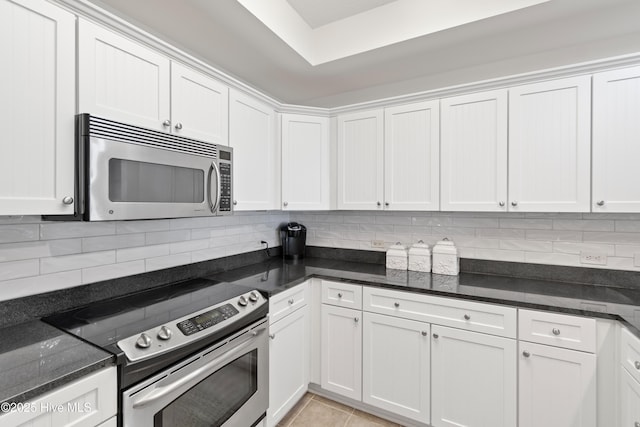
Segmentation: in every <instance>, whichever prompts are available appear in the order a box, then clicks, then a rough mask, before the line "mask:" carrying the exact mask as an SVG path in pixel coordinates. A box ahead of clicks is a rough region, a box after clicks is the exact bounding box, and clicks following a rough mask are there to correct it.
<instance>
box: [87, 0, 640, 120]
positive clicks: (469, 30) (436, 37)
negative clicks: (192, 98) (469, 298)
mask: <svg viewBox="0 0 640 427" xmlns="http://www.w3.org/2000/svg"><path fill="white" fill-rule="evenodd" d="M89 1H91V2H93V3H96V4H98V5H99V6H102V7H104V8H105V9H107V10H109V11H111V12H113V13H115V14H116V15H119V16H122V17H124V18H125V19H127V20H129V21H131V22H133V23H134V24H136V25H138V26H140V27H142V28H144V29H145V30H147V31H148V32H150V33H152V34H155V35H157V36H159V37H160V38H162V39H164V40H166V41H168V42H170V43H172V44H174V45H176V46H177V47H179V48H181V49H183V50H185V51H187V52H189V53H190V54H192V55H194V56H195V57H198V58H200V59H202V60H204V61H205V62H207V63H210V64H211V65H213V66H214V67H216V68H218V69H220V70H222V71H224V72H226V73H228V74H230V75H232V76H234V77H236V78H237V79H239V80H241V81H243V82H245V83H247V84H249V85H250V86H253V87H255V88H256V89H258V90H260V91H262V92H264V93H266V94H268V95H270V96H272V97H273V98H275V99H276V100H278V101H280V102H283V103H286V104H297V105H307V106H317V107H338V106H344V105H349V104H355V103H361V102H366V101H370V100H374V99H380V98H386V97H393V96H398V95H403V94H408V93H414V92H421V91H426V90H430V89H436V88H442V87H447V86H453V85H458V84H463V83H469V82H474V81H481V80H486V79H492V78H498V77H502V76H509V75H514V74H519V73H526V72H531V71H536V70H540V69H544V68H551V67H559V66H563V65H569V64H572V63H578V62H585V61H591V60H596V59H602V58H606V57H612V56H618V55H625V54H630V53H637V52H640V24H638V23H639V22H640V1H638V0H540V1H543V3H540V4H535V3H539V1H535V0H483V1H482V2H479V0H322V1H317V0H214V1H212V0H136V1H130V0H89ZM426 2H429V3H430V4H433V5H436V6H438V4H440V6H442V5H448V6H447V7H448V9H447V10H449V12H451V10H453V11H454V12H455V11H456V9H455V8H456V7H458V8H459V9H457V10H458V12H457V13H453V14H452V13H449V14H448V15H446V16H445V15H442V14H441V15H438V12H439V11H441V10H443V9H442V7H436V8H434V9H433V13H431V12H429V13H425V12H424V10H421V9H415V10H416V11H418V10H420V11H421V12H420V13H415V14H414V15H416V16H418V17H419V18H420V19H415V22H416V23H417V24H419V23H420V21H423V20H424V21H429V22H430V23H431V28H432V29H433V31H431V32H428V33H426V34H423V35H420V34H416V33H415V32H414V33H412V34H409V37H407V34H406V30H407V27H410V26H411V25H413V24H411V22H409V21H410V20H411V19H412V18H411V17H410V15H405V18H404V19H398V17H399V16H401V15H396V14H395V13H396V12H397V11H398V10H400V9H399V7H400V6H402V7H404V8H406V7H409V6H411V3H414V4H415V5H419V4H421V5H423V4H424V3H426ZM505 2H506V3H517V4H518V6H519V7H522V8H521V9H518V10H511V11H509V10H507V9H500V5H502V6H504V4H505ZM241 3H245V4H250V3H253V6H255V5H256V4H258V5H260V4H261V5H262V6H261V7H262V11H263V12H265V13H266V14H267V15H268V16H269V18H268V19H267V18H264V16H262V17H261V18H260V19H259V18H257V17H256V15H255V14H254V13H252V12H250V11H249V10H248V9H247V8H246V7H245V6H243V5H242V4H241ZM470 4H476V5H477V4H482V5H483V8H476V9H473V10H474V13H473V16H471V17H470V16H468V15H469V11H470V8H469V7H467V6H469V5H470ZM527 4H529V6H526V5H527ZM320 5H321V7H320ZM496 5H498V6H496ZM523 5H524V6H523ZM443 7H444V6H443ZM496 7H497V9H496ZM505 10H506V11H505ZM280 11H283V13H286V14H287V16H290V17H292V18H291V19H290V20H289V21H284V22H285V24H287V23H288V24H287V25H289V26H290V27H294V28H293V30H292V29H291V28H288V29H287V25H285V26H284V28H285V31H289V32H290V33H292V34H294V35H295V34H321V35H322V37H316V36H313V37H312V38H310V39H304V37H305V36H302V37H300V38H298V39H294V40H288V41H287V42H285V41H284V40H283V38H282V37H281V36H280V35H278V34H277V33H276V32H277V31H280V32H282V30H278V29H277V28H276V29H275V30H271V29H270V28H269V27H268V26H267V25H265V23H264V22H263V20H261V19H264V20H265V21H269V19H271V20H275V21H278V20H282V18H281V16H280ZM380 11H385V12H386V13H384V14H382V15H381V16H383V17H384V18H385V19H383V20H381V21H380V20H379V21H377V24H375V22H376V21H367V20H366V19H365V18H366V17H368V16H369V17H370V16H374V15H375V14H377V15H380ZM483 12H486V13H485V15H483ZM458 15H459V16H458ZM460 16H462V17H463V18H465V19H463V22H462V23H460V22H459V21H456V22H457V23H456V22H453V21H450V19H452V18H455V17H460ZM483 16H484V17H483ZM443 17H444V18H443ZM422 18H424V19H422ZM445 18H446V19H445ZM378 19H380V18H379V17H378ZM294 24H295V25H294ZM352 24H353V25H352ZM392 24H393V25H392ZM409 24H411V25H409ZM417 24H416V25H417ZM394 25H395V28H396V29H397V30H398V32H400V33H401V32H402V31H405V34H404V37H405V38H404V39H403V40H402V41H395V42H393V41H392V42H389V40H391V38H392V36H393V35H394V33H393V26H394ZM339 26H343V27H346V28H349V29H350V30H349V31H350V33H349V32H346V33H339V32H338V31H337V29H338V28H339ZM334 29H335V31H334ZM294 30H295V31H294ZM383 30H384V31H383ZM274 31H276V32H274ZM381 33H384V34H385V37H386V39H385V40H382V41H381V40H378V39H376V38H380V34H381ZM314 37H315V38H314ZM316 38H317V39H319V40H321V41H320V42H319V41H317V40H316ZM352 38H354V39H358V40H360V41H368V40H372V39H373V40H377V41H376V43H378V45H377V47H373V48H368V49H367V48H366V47H365V48H363V47H362V46H364V45H360V46H356V47H353V44H354V43H352ZM320 43H323V46H324V47H323V49H324V50H322V49H320V48H318V46H319V45H320ZM292 44H293V45H296V44H297V45H299V46H302V48H301V51H304V49H307V50H306V52H311V53H310V54H309V58H310V59H311V60H309V59H305V58H304V57H303V56H302V55H301V54H300V53H299V52H298V51H297V50H296V48H293V47H292ZM347 48H349V49H351V51H349V52H346V51H345V49H347ZM313 52H316V53H313ZM317 52H320V53H317ZM327 52H328V53H327ZM336 52H341V53H340V54H339V55H338V54H337V53H336ZM345 52H346V54H345ZM314 55H315V59H314ZM323 55H324V56H323ZM327 55H329V56H330V55H334V56H336V55H337V57H336V58H334V59H331V58H329V56H327ZM340 55H342V56H340ZM312 63H315V64H317V65H312Z"/></svg>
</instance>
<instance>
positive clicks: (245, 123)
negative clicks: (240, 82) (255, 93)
mask: <svg viewBox="0 0 640 427" xmlns="http://www.w3.org/2000/svg"><path fill="white" fill-rule="evenodd" d="M229 122H230V124H229V127H230V130H229V145H231V147H232V148H233V156H234V162H233V184H234V189H233V196H234V199H235V200H234V204H235V206H234V209H235V210H238V211H246V210H269V209H278V208H279V205H280V159H279V157H280V152H279V144H278V143H277V139H276V130H275V127H276V115H275V112H274V111H273V109H272V108H271V107H269V106H267V105H265V104H263V103H261V102H258V101H256V100H255V99H253V98H250V97H249V96H247V95H244V94H242V93H240V92H238V91H236V90H233V89H232V90H231V92H230V95H229Z"/></svg>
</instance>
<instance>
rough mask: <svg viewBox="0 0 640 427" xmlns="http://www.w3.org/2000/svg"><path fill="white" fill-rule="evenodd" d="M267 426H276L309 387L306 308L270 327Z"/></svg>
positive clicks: (307, 317) (307, 309) (307, 313)
mask: <svg viewBox="0 0 640 427" xmlns="http://www.w3.org/2000/svg"><path fill="white" fill-rule="evenodd" d="M269 336H270V337H271V340H270V342H269V376H270V377H271V379H272V381H270V382H269V410H268V411H267V418H268V423H267V425H268V426H275V425H277V424H278V422H279V421H280V420H281V419H282V417H284V416H285V415H286V414H287V412H289V411H290V410H291V409H292V408H293V406H294V405H295V404H296V403H297V402H298V400H300V398H301V397H302V396H303V395H304V394H305V393H306V392H307V386H308V384H309V307H308V306H304V307H302V308H300V309H298V310H297V311H295V312H293V313H291V314H290V315H288V316H286V317H284V318H283V319H281V320H279V321H278V322H276V323H273V324H271V325H270V326H269Z"/></svg>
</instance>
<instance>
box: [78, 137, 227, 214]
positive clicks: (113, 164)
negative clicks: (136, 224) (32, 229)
mask: <svg viewBox="0 0 640 427" xmlns="http://www.w3.org/2000/svg"><path fill="white" fill-rule="evenodd" d="M87 153H88V158H87V164H88V174H87V176H86V177H85V179H86V182H87V183H88V191H87V194H86V195H85V199H86V201H87V204H88V206H87V207H86V212H85V215H88V218H85V219H88V220H90V221H105V220H123V219H150V218H177V217H191V216H207V215H214V214H215V212H216V210H217V209H218V206H219V202H220V171H219V169H218V164H217V162H216V160H215V159H213V158H210V157H206V156H199V155H194V154H187V153H180V152H176V151H170V150H164V149H160V148H153V147H147V146H143V145H138V144H132V143H126V142H120V141H115V140H110V139H104V138H101V137H90V138H89V139H88V150H87Z"/></svg>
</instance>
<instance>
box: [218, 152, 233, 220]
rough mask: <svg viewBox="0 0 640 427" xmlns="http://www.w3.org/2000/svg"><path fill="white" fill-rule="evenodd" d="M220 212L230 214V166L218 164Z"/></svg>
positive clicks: (228, 164)
mask: <svg viewBox="0 0 640 427" xmlns="http://www.w3.org/2000/svg"><path fill="white" fill-rule="evenodd" d="M218 211H220V212H231V164H230V163H220V206H219V207H218Z"/></svg>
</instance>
